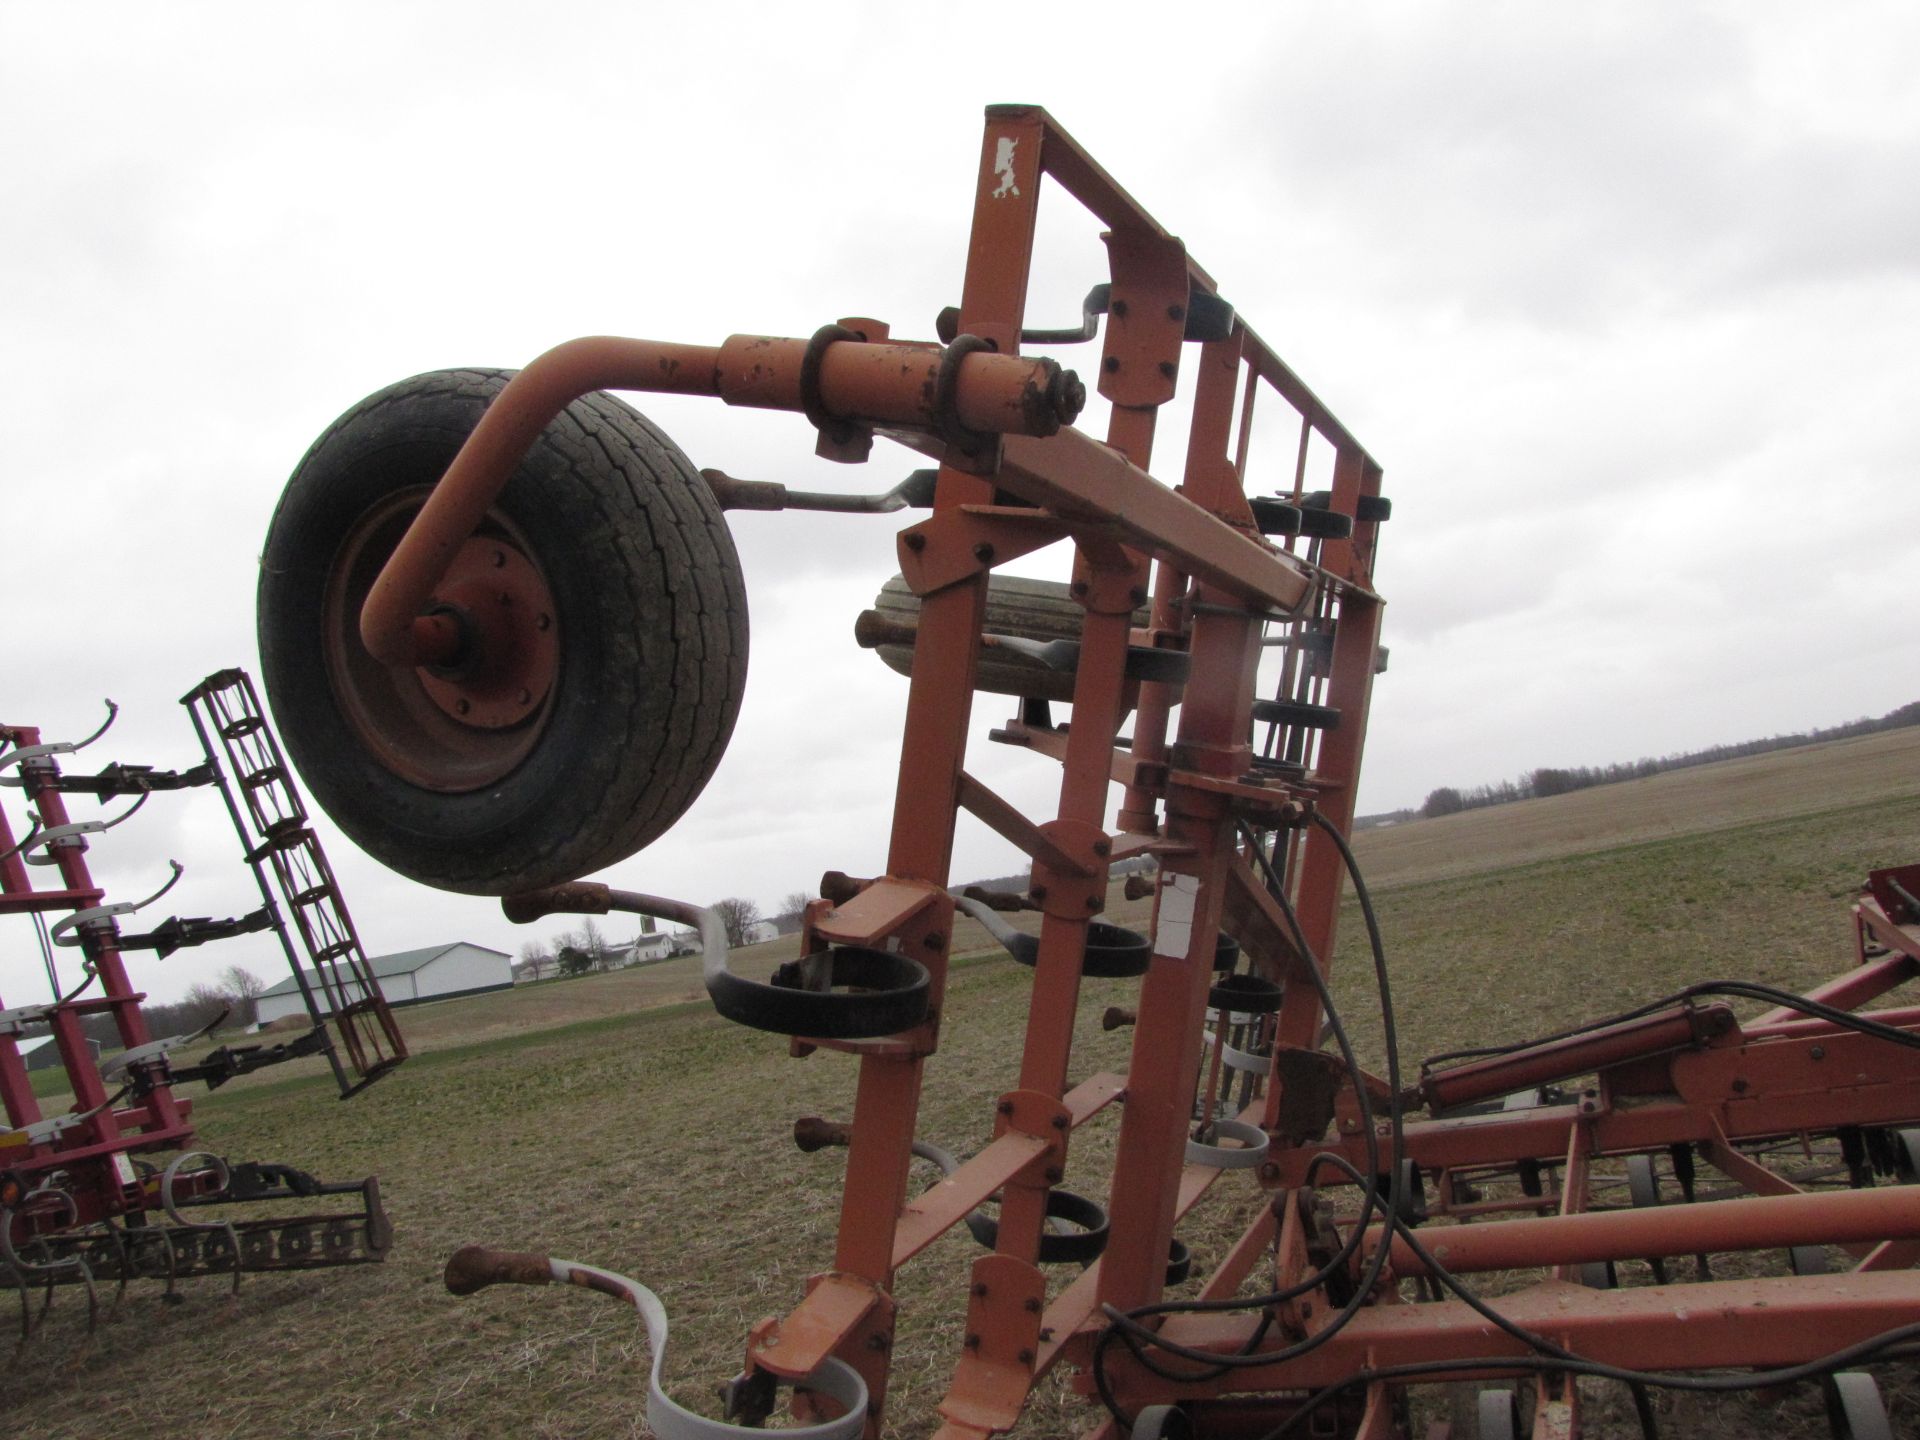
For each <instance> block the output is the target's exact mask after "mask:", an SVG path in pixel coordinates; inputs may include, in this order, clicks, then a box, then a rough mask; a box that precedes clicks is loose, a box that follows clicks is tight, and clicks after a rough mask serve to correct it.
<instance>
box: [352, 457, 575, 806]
mask: <svg viewBox="0 0 1920 1440" xmlns="http://www.w3.org/2000/svg"><path fill="white" fill-rule="evenodd" d="M426 493H427V492H426V490H425V489H424V488H420V489H414V490H410V491H406V492H403V493H401V494H398V495H395V496H393V497H392V498H390V499H389V500H387V501H386V502H384V503H383V504H381V505H380V506H377V507H376V508H375V509H373V510H372V511H370V512H369V513H368V514H367V515H366V516H364V517H363V518H362V519H361V520H360V521H359V523H358V524H356V525H355V526H354V527H353V529H352V530H351V531H350V532H349V533H348V535H347V537H346V539H345V541H344V542H342V544H341V546H340V550H339V553H338V554H337V556H336V557H335V560H334V563H333V566H332V568H331V571H330V573H329V574H328V576H327V585H326V596H325V600H324V603H323V607H322V616H323V619H322V625H323V633H322V637H321V649H322V655H323V659H324V661H325V665H326V672H327V678H328V682H329V684H330V687H331V689H332V691H333V695H334V698H335V701H336V703H337V704H338V706H339V710H340V715H341V718H342V719H343V720H344V721H345V722H346V724H347V726H348V728H349V729H350V730H352V732H353V734H354V736H355V738H356V739H357V740H358V741H359V743H360V744H361V745H362V746H363V747H365V749H366V751H367V753H368V754H370V755H372V756H373V757H374V758H376V759H377V760H378V761H379V763H380V764H382V765H383V766H385V767H386V768H387V769H388V770H390V771H392V772H393V773H394V774H395V775H397V776H399V777H400V778H401V779H403V780H405V781H407V782H408V783H410V784H413V785H418V786H419V787H420V788H422V789H424V790H431V791H435V792H437V793H440V794H464V793H467V792H470V791H474V790H479V789H482V788H484V787H486V786H488V785H491V784H493V783H494V782H496V781H498V780H500V779H502V778H503V777H505V776H506V775H508V774H511V773H512V771H513V770H514V769H515V768H516V767H517V766H518V765H519V764H520V763H521V761H523V760H525V759H526V757H527V755H528V754H529V753H530V752H531V751H532V750H533V748H534V745H535V744H536V743H537V742H538V740H539V739H540V736H541V734H542V733H543V732H544V731H545V729H546V727H547V723H548V721H549V720H550V718H551V716H552V713H553V708H554V700H555V695H556V692H557V689H558V685H557V681H558V679H559V675H560V665H561V633H560V619H559V616H558V614H557V611H556V607H555V605H554V600H553V592H552V590H551V588H550V587H549V585H548V584H547V580H546V576H545V574H544V573H543V572H542V570H541V568H540V565H539V563H538V562H537V561H536V560H534V559H533V558H532V556H531V553H530V549H531V547H529V546H528V544H527V543H526V540H525V538H524V537H523V536H522V535H521V534H520V532H519V530H518V529H517V528H516V527H515V526H514V525H513V524H512V523H511V522H510V521H508V520H506V519H505V518H504V517H502V516H500V515H499V514H497V513H493V512H489V514H488V515H487V517H486V519H485V520H484V521H483V522H482V524H481V527H480V529H479V532H478V533H477V534H476V535H475V536H474V537H473V538H472V539H469V540H468V541H467V542H466V543H465V544H464V545H462V546H461V548H460V549H459V550H458V551H457V552H456V553H455V555H454V557H453V560H452V562H451V564H450V565H449V566H448V570H447V574H446V577H445V578H444V579H443V580H442V581H441V582H440V583H439V584H438V585H437V586H436V587H435V589H434V594H433V604H432V607H431V608H430V610H429V614H432V615H434V616H436V617H437V618H441V620H442V623H443V624H444V623H445V622H447V621H451V623H452V628H453V630H454V631H455V632H456V633H457V634H458V635H459V636H460V638H461V642H462V648H461V654H460V655H458V656H456V657H455V659H454V660H453V662H452V663H449V664H444V665H441V664H436V665H431V666H428V665H422V666H412V667H406V666H400V667H392V668H389V667H388V666H385V665H382V664H381V663H380V662H379V661H377V660H375V659H374V658H373V657H372V656H371V655H369V654H368V653H367V651H366V647H365V646H364V645H363V644H362V643H361V640H360V608H361V606H362V605H363V604H364V603H365V601H366V597H367V591H368V590H369V589H370V588H371V587H372V585H373V581H374V577H375V576H377V575H378V574H379V573H380V568H381V567H382V566H383V565H384V564H385V563H386V560H387V557H388V556H389V555H391V554H392V553H393V549H394V547H395V546H396V545H397V544H398V543H399V541H400V536H401V535H402V534H403V533H404V532H405V530H406V527H407V525H408V524H409V523H410V522H411V521H412V519H413V517H414V515H415V514H417V513H418V512H419V509H420V505H421V503H422V501H423V500H424V498H425V496H426Z"/></svg>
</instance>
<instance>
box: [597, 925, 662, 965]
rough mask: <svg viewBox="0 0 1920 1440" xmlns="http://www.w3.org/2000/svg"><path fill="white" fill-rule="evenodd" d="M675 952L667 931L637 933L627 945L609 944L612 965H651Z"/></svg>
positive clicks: (609, 961) (609, 958)
mask: <svg viewBox="0 0 1920 1440" xmlns="http://www.w3.org/2000/svg"><path fill="white" fill-rule="evenodd" d="M673 953H674V951H673V945H672V941H671V940H670V939H669V937H668V936H667V935H666V934H665V933H655V934H652V935H637V936H635V937H634V938H633V939H632V940H631V941H629V942H628V943H627V944H625V945H613V946H609V947H608V951H607V959H608V963H609V964H610V965H619V966H626V965H651V964H652V963H653V962H654V961H656V960H665V959H666V958H667V957H668V956H669V955H671V954H673Z"/></svg>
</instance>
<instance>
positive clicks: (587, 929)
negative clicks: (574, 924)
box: [578, 915, 613, 970]
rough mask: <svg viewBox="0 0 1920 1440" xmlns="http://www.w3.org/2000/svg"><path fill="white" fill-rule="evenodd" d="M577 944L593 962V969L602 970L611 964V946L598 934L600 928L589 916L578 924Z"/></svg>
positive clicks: (603, 936)
mask: <svg viewBox="0 0 1920 1440" xmlns="http://www.w3.org/2000/svg"><path fill="white" fill-rule="evenodd" d="M578 944H579V947H580V949H582V950H584V951H585V952H586V954H587V958H588V959H589V960H591V961H592V962H593V968H594V969H596V970H604V969H606V968H607V967H608V966H609V965H610V964H612V963H613V946H611V945H609V944H608V943H607V937H606V936H605V935H603V934H601V933H600V927H599V926H598V925H596V924H594V923H593V917H592V916H591V915H589V916H588V917H587V918H586V919H585V920H582V921H581V922H580V932H579V941H578Z"/></svg>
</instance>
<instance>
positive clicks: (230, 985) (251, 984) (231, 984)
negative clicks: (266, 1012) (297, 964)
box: [220, 965, 267, 1025]
mask: <svg viewBox="0 0 1920 1440" xmlns="http://www.w3.org/2000/svg"><path fill="white" fill-rule="evenodd" d="M220 988H221V989H222V990H223V991H225V992H226V994H227V997H228V998H229V999H231V1000H232V1001H233V1018H234V1019H235V1020H238V1021H239V1022H240V1023H241V1024H242V1025H251V1024H253V1022H254V1021H255V1020H257V1019H259V1018H260V1005H259V1001H260V997H261V996H262V995H264V994H266V993H267V982H266V981H264V980H262V979H261V978H260V977H259V976H258V975H256V974H254V973H253V972H252V971H251V970H249V969H247V968H246V966H244V965H229V966H227V968H226V969H224V970H222V971H221V972H220Z"/></svg>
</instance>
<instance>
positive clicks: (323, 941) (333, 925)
mask: <svg viewBox="0 0 1920 1440" xmlns="http://www.w3.org/2000/svg"><path fill="white" fill-rule="evenodd" d="M180 703H181V704H182V705H185V706H186V707H187V713H188V714H189V715H190V716H192V718H193V728H194V732H195V733H196V734H198V735H199V737H200V745H201V748H202V749H204V750H205V752H206V756H207V760H208V761H209V762H210V763H211V764H212V766H213V770H214V780H215V783H216V784H217V785H218V786H219V787H220V795H221V798H222V799H224V800H225V801H226V802H227V813H228V814H229V815H230V816H231V817H232V819H233V828H234V830H235V832H236V833H237V834H238V835H239V837H240V845H241V848H242V850H244V851H245V853H246V858H247V863H248V865H250V866H251V867H252V868H253V873H254V878H255V880H256V881H257V882H258V883H259V886H260V896H261V899H262V900H263V901H264V902H265V904H266V907H267V910H268V911H269V913H271V914H272V916H273V929H274V932H275V933H276V934H277V935H278V936H279V937H280V944H281V947H282V948H283V949H284V950H285V951H286V955H287V963H288V965H289V966H290V968H291V969H292V971H293V978H294V983H295V984H297V985H298V986H299V987H300V995H301V998H302V999H303V1000H304V1001H305V1002H306V1007H307V1013H308V1015H310V1016H311V1017H312V1018H313V1023H314V1027H315V1030H316V1031H317V1032H318V1033H320V1034H321V1036H322V1037H323V1042H322V1043H323V1047H324V1049H325V1052H326V1056H327V1062H328V1063H329V1064H330V1065H332V1067H333V1074H334V1079H335V1080H336V1081H338V1082H339V1085H340V1098H341V1099H343V1100H344V1099H346V1098H347V1097H348V1096H350V1095H355V1094H358V1093H359V1092H360V1091H362V1090H364V1089H366V1087H367V1086H369V1085H371V1084H372V1083H373V1082H374V1081H375V1080H378V1079H379V1078H380V1077H381V1076H382V1075H384V1074H386V1073H387V1072H388V1071H389V1070H392V1069H393V1068H394V1067H395V1066H397V1065H398V1064H399V1063H400V1062H401V1061H402V1060H404V1059H406V1058H407V1046H406V1042H405V1041H404V1040H403V1039H402V1038H401V1036H400V1030H399V1027H398V1026H397V1025H395V1024H394V1019H393V1012H392V1010H391V1009H390V1008H389V1007H388V1005H387V1000H386V996H385V995H383V994H382V993H381V991H380V982H379V980H378V979H377V978H376V977H375V976H374V973H373V967H372V966H371V965H370V964H369V963H368V961H367V955H366V951H365V950H364V949H363V948H362V947H361V944H360V936H359V934H358V932H356V931H355V930H354V928H353V917H352V916H351V915H349V914H348V913H347V906H346V901H345V900H344V899H342V898H341V895H340V887H339V886H338V885H336V884H335V883H334V878H333V870H332V868H331V867H330V866H329V865H328V864H327V857H326V852H325V851H324V850H322V849H321V848H320V839H319V837H318V836H317V835H315V834H314V833H313V829H312V827H311V826H310V825H309V824H308V823H307V811H306V806H305V804H304V803H303V802H302V801H301V799H300V792H299V790H298V789H297V788H296V787H295V785H294V783H293V772H292V770H291V769H289V768H288V765H287V762H286V757H285V756H284V755H282V754H281V752H280V745H279V742H278V741H277V740H276V739H275V738H274V734H273V731H272V729H271V728H270V727H269V726H268V724H267V719H266V715H265V713H264V712H263V711H262V710H261V708H260V698H259V696H258V694H257V693H256V692H255V690H254V688H253V680H252V678H251V677H250V676H249V675H248V674H247V673H246V671H244V670H239V669H233V670H221V671H219V672H217V673H216V674H213V675H209V676H208V677H207V678H206V679H205V680H203V681H201V682H200V683H199V684H198V685H196V686H195V687H194V688H193V689H192V690H190V691H188V692H187V694H185V695H184V696H182V697H181V699H180ZM216 738H217V740H218V743H219V753H216V750H215V741H216ZM222 755H224V757H225V758H224V761H223V760H222V758H221V757H222ZM236 791H238V795H239V798H238V799H236V798H235V792H236ZM243 803H244V808H243ZM269 876H271V881H270V880H269ZM276 890H277V891H278V893H279V896H280V899H281V900H283V901H284V902H285V905H286V910H287V911H288V912H289V913H291V914H292V916H293V921H294V928H295V929H296V930H297V931H298V932H299V936H300V944H301V948H302V949H303V950H304V951H305V952H306V953H305V963H304V964H303V963H302V959H301V957H300V955H299V954H297V953H296V952H295V950H294V945H293V940H292V937H291V936H290V935H289V933H288V929H287V925H286V921H285V919H284V918H283V917H282V913H281V909H280V906H279V904H278V903H276V901H275V898H274V895H275V891H276ZM336 1035H337V1037H338V1040H339V1042H340V1043H339V1045H337V1046H336V1045H335V1044H334V1038H335V1036H336ZM343 1052H344V1053H343Z"/></svg>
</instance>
